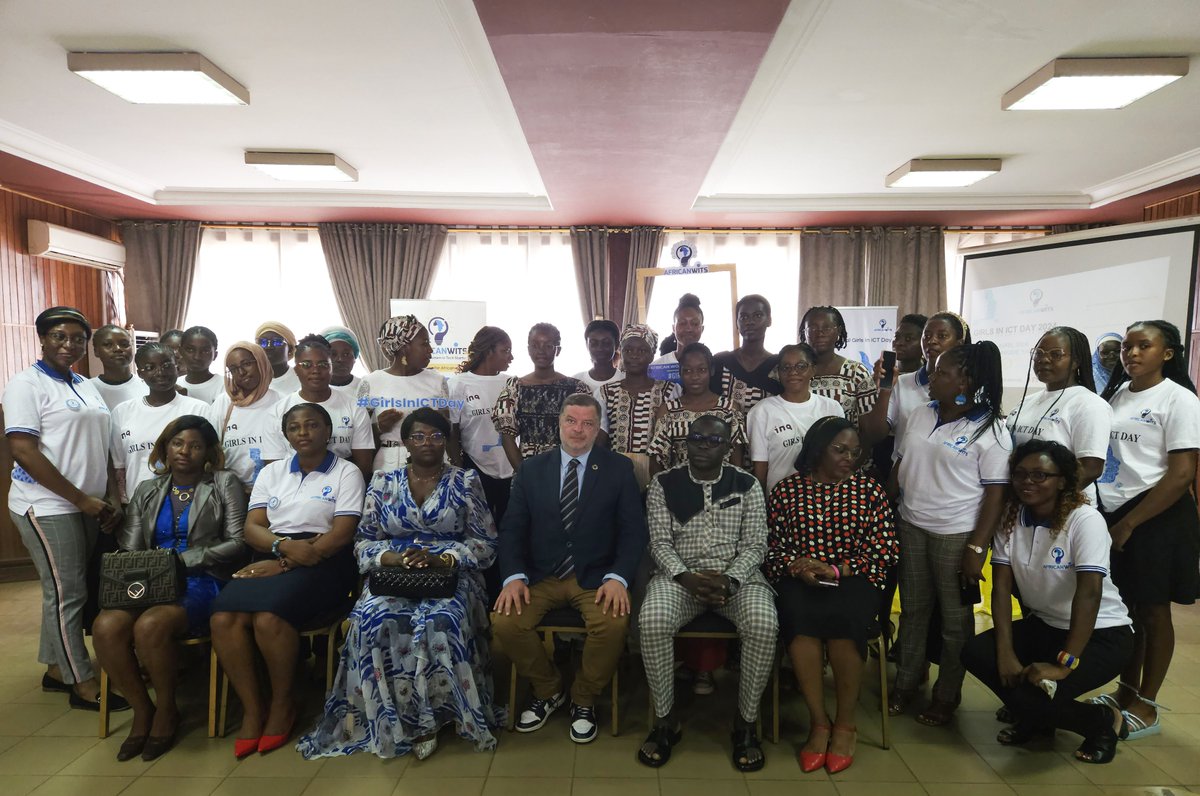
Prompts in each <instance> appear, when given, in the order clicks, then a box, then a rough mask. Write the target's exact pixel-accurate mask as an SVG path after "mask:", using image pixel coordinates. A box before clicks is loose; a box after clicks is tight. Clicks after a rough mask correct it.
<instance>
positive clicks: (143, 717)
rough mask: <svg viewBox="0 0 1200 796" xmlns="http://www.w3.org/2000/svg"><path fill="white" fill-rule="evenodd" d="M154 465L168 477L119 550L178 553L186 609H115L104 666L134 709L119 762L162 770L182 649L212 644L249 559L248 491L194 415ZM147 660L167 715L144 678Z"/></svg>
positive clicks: (147, 491)
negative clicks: (221, 599)
mask: <svg viewBox="0 0 1200 796" xmlns="http://www.w3.org/2000/svg"><path fill="white" fill-rule="evenodd" d="M150 465H151V467H153V468H154V471H155V472H156V473H158V477H157V478H154V479H152V480H150V481H144V482H143V483H141V484H139V485H138V488H137V489H136V490H135V491H134V493H133V497H132V498H131V499H130V501H129V506H128V507H127V509H126V514H125V523H124V526H123V527H122V528H121V530H120V532H119V536H118V543H119V545H120V548H121V549H122V550H150V549H154V548H168V549H173V550H175V551H176V552H177V553H178V554H179V558H180V560H182V561H183V564H184V566H185V567H186V568H187V591H186V593H185V594H184V597H183V601H182V602H181V603H179V604H175V605H156V606H153V607H150V608H146V609H144V610H141V611H129V610H123V609H109V610H105V611H102V612H101V613H100V615H99V616H98V617H97V618H96V622H95V625H94V626H93V630H92V635H93V637H94V642H95V646H96V657H97V658H98V659H99V661H100V665H101V666H103V667H104V669H105V670H106V671H107V672H108V673H109V676H110V677H111V678H112V681H113V685H114V686H115V687H116V688H117V689H118V690H119V691H121V692H122V693H123V694H124V695H125V697H126V699H128V700H129V703H130V705H131V706H132V707H133V722H132V725H131V727H130V731H129V737H128V738H127V739H126V740H125V742H124V743H122V744H121V749H120V751H118V752H117V759H118V760H129V759H131V758H133V757H136V756H138V755H141V757H142V759H143V760H154V759H155V758H157V757H159V756H160V755H162V754H163V753H164V752H166V751H167V750H168V749H170V748H171V746H172V744H173V743H174V740H175V732H176V730H177V729H178V728H179V709H178V707H177V706H176V703H175V686H176V681H177V680H178V666H177V663H176V657H177V653H178V645H177V644H176V643H175V642H176V640H177V639H179V638H180V637H182V636H184V635H185V634H191V635H207V633H208V617H209V614H210V613H211V605H212V601H213V599H214V598H215V597H216V596H217V592H219V591H220V590H221V587H222V586H223V585H224V584H225V582H226V581H227V580H228V579H229V577H230V576H231V575H232V574H233V572H234V571H235V570H236V569H237V568H238V567H240V566H241V565H242V564H243V563H244V560H243V559H244V558H245V552H246V546H245V543H244V542H243V541H242V530H243V527H244V526H245V524H246V491H245V490H244V489H243V488H242V483H241V481H240V480H238V477H237V476H236V475H235V474H234V473H233V472H232V471H230V470H225V469H223V466H224V454H223V453H222V450H221V442H220V439H219V438H218V437H217V432H216V431H215V430H214V429H213V427H212V424H211V423H209V421H208V420H207V419H205V418H203V417H200V416H198V415H184V416H182V417H180V418H177V419H176V420H174V421H172V422H171V423H170V424H168V425H167V427H166V428H165V429H163V432H162V434H160V435H159V437H158V440H157V441H156V442H155V443H154V448H153V450H152V451H151V453H150ZM135 648H136V652H135ZM139 659H140V660H141V662H142V664H143V665H144V666H145V667H146V671H147V672H148V673H149V675H150V682H151V684H152V685H153V686H154V692H155V694H156V696H157V699H158V705H157V706H155V704H154V703H153V702H152V701H151V700H150V695H149V693H148V692H147V690H146V686H145V684H144V683H143V681H142V677H141V674H140V672H139V671H138V660H139Z"/></svg>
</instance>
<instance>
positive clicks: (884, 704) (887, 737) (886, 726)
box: [879, 630, 892, 749]
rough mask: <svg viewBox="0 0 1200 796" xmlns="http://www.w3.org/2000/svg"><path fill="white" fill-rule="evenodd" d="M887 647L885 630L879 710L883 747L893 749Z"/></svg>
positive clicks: (882, 638) (882, 637)
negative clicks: (889, 711)
mask: <svg viewBox="0 0 1200 796" xmlns="http://www.w3.org/2000/svg"><path fill="white" fill-rule="evenodd" d="M887 647H888V640H887V631H886V630H885V631H884V632H883V633H881V634H880V636H879V712H880V714H881V716H882V718H881V719H880V723H881V729H880V732H881V733H882V735H883V748H884V749H891V748H892V738H891V718H890V717H889V716H888V681H887V652H888V650H887Z"/></svg>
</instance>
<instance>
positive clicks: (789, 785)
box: [746, 766, 838, 796]
mask: <svg viewBox="0 0 1200 796" xmlns="http://www.w3.org/2000/svg"><path fill="white" fill-rule="evenodd" d="M796 768H797V770H799V766H797V767H796ZM746 787H748V788H749V789H750V796H796V794H797V793H800V794H803V796H837V792H838V790H837V786H836V785H834V784H833V783H832V782H830V781H829V780H828V779H820V780H812V779H805V780H804V783H803V784H802V785H800V786H797V785H796V783H795V782H784V781H780V780H774V781H772V780H752V779H747V780H746Z"/></svg>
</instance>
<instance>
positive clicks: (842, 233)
mask: <svg viewBox="0 0 1200 796" xmlns="http://www.w3.org/2000/svg"><path fill="white" fill-rule="evenodd" d="M865 261H866V235H865V233H864V231H863V230H858V229H854V230H849V231H846V230H836V231H835V230H833V229H829V228H828V227H826V228H824V229H818V230H813V231H809V230H807V229H806V230H804V232H803V234H801V236H800V303H799V309H800V312H799V317H801V318H803V317H804V313H805V312H806V311H807V310H808V308H809V307H819V306H831V307H837V306H851V307H852V306H857V305H859V304H862V303H863V300H864V298H865V295H866V290H865V282H866V280H865ZM768 298H769V297H768Z"/></svg>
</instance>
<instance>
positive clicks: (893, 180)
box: [884, 158, 1000, 188]
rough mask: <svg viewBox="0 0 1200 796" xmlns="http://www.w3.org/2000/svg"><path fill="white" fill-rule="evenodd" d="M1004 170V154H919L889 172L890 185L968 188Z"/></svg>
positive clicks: (891, 186) (896, 186) (888, 180)
mask: <svg viewBox="0 0 1200 796" xmlns="http://www.w3.org/2000/svg"><path fill="white" fill-rule="evenodd" d="M999 171H1000V158H973V159H970V160H966V159H954V158H918V159H917V160H910V161H908V162H907V163H905V164H904V165H903V166H901V167H900V168H898V169H896V170H895V171H893V172H892V173H891V174H889V175H888V176H887V180H885V181H884V182H885V183H886V184H887V187H889V188H965V187H966V186H968V185H974V184H975V183H977V182H979V181H980V180H982V179H983V178H984V177H990V176H992V175H993V174H996V173H998V172H999Z"/></svg>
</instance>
